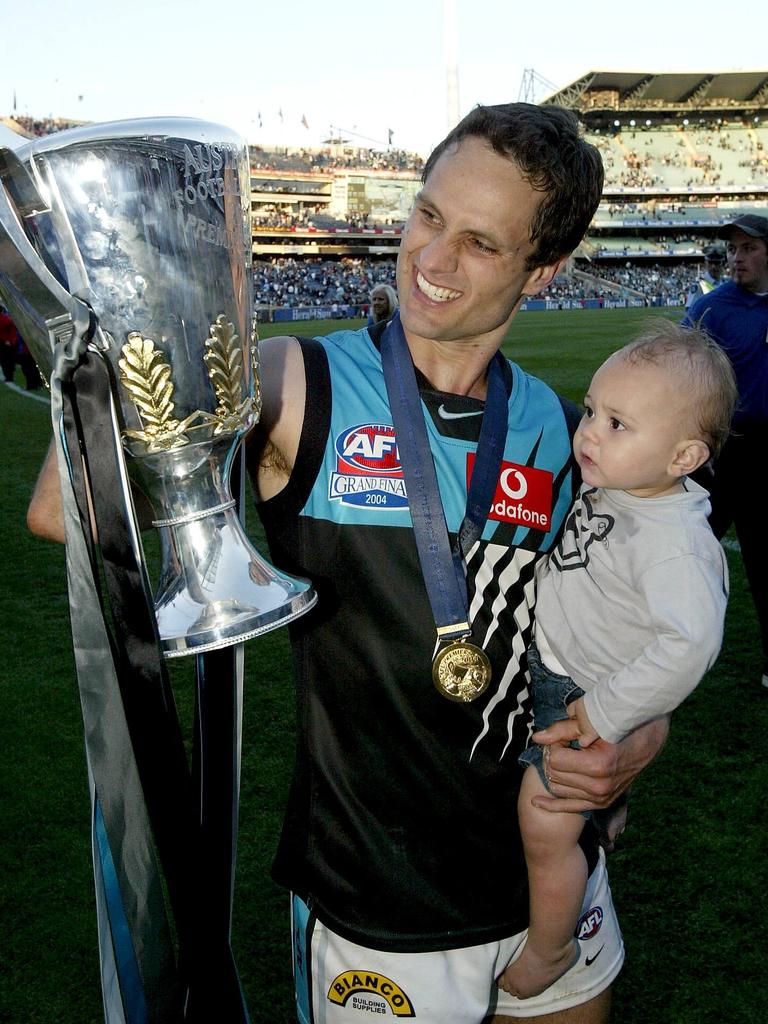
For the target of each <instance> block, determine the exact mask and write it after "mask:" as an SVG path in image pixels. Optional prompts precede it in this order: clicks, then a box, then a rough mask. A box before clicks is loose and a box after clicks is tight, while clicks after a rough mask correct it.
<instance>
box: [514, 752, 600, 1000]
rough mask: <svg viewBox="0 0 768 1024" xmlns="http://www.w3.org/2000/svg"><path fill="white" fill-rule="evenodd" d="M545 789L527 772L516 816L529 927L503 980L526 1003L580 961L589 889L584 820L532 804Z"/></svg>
mask: <svg viewBox="0 0 768 1024" xmlns="http://www.w3.org/2000/svg"><path fill="white" fill-rule="evenodd" d="M546 792H547V791H546V789H545V788H544V785H543V783H542V781H541V779H540V778H539V774H538V772H537V771H536V769H535V768H532V767H528V768H526V770H525V774H524V775H523V783H522V786H521V787H520V799H519V802H518V813H519V815H520V831H521V833H522V836H523V844H524V846H525V858H526V862H527V865H528V884H529V887H530V924H529V926H528V937H527V939H526V942H525V947H524V948H523V952H522V954H521V955H520V956H519V957H518V959H517V960H515V962H514V963H512V964H510V965H509V966H508V967H507V968H506V970H505V971H504V972H503V974H502V975H501V977H500V978H499V985H500V986H501V988H503V989H504V990H505V991H506V992H509V993H510V995H513V996H517V997H518V998H519V999H527V998H529V997H530V996H535V995H538V994H539V992H543V991H544V989H545V988H548V987H549V986H550V985H551V984H552V983H553V982H554V981H556V980H557V979H558V978H559V977H560V976H561V975H562V974H565V972H566V971H567V970H568V968H569V967H571V966H573V964H574V963H575V962H576V960H577V959H578V955H579V945H578V942H577V940H576V939H575V938H574V931H575V930H576V922H577V921H578V918H579V912H580V911H581V904H582V900H583V899H584V889H585V887H586V884H587V862H586V860H585V858H584V854H583V853H582V852H581V848H580V847H579V845H578V840H579V836H580V835H581V830H582V828H583V827H584V818H583V817H582V816H581V815H580V814H566V813H562V814H553V813H551V812H549V811H542V810H540V809H539V808H538V807H534V806H533V805H532V804H531V799H532V798H533V797H534V796H537V795H539V794H541V795H546Z"/></svg>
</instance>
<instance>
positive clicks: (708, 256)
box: [685, 244, 726, 309]
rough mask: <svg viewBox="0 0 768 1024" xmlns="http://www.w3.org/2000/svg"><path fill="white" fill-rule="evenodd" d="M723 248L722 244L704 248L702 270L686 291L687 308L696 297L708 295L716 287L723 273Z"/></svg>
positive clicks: (724, 261)
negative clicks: (687, 291) (688, 290)
mask: <svg viewBox="0 0 768 1024" xmlns="http://www.w3.org/2000/svg"><path fill="white" fill-rule="evenodd" d="M725 263H726V256H725V249H724V248H723V246H722V245H716V244H715V245H708V246H707V247H706V249H705V250H704V270H703V272H702V274H701V277H700V278H699V279H698V281H696V282H695V283H694V285H693V287H692V288H691V290H690V292H689V293H688V298H687V299H686V302H685V308H686V309H689V308H690V307H691V306H692V305H693V303H694V302H695V301H696V299H698V298H700V297H701V296H702V295H708V294H709V293H710V292H711V291H712V289H713V288H717V286H718V285H719V284H720V282H721V281H722V280H723V275H724V274H725Z"/></svg>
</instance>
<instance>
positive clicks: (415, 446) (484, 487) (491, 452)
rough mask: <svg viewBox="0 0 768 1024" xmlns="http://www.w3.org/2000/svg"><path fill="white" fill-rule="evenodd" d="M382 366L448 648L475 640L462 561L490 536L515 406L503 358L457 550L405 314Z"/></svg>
mask: <svg viewBox="0 0 768 1024" xmlns="http://www.w3.org/2000/svg"><path fill="white" fill-rule="evenodd" d="M381 363H382V369H383V371H384V382H385V384H386V388H387V396H388V398H389V406H390V409H391V411H392V423H393V426H394V429H395V437H396V438H397V446H398V449H399V452H400V463H401V465H402V467H403V476H404V477H405V486H406V490H407V492H408V504H409V506H410V511H411V519H412V520H413V532H414V535H415V538H416V547H417V550H418V552H419V561H420V563H421V571H422V574H423V576H424V585H425V586H426V588H427V595H428V597H429V603H430V606H431V608H432V614H433V615H434V618H435V625H436V627H437V635H438V637H439V639H440V641H441V642H448V641H451V640H456V639H458V638H460V637H465V636H468V635H469V634H470V633H471V629H470V625H469V602H468V598H467V582H466V579H465V576H464V567H463V564H462V556H463V555H465V554H466V553H467V551H469V549H470V548H471V547H472V545H473V544H474V543H475V541H476V540H478V539H479V537H480V535H481V534H482V532H483V527H484V526H485V522H486V519H487V518H488V510H489V509H490V507H491V503H492V501H493V497H494V494H495V493H496V483H497V481H498V478H499V470H500V469H501V460H502V457H503V455H504V443H505V441H506V437H507V415H508V398H507V389H506V387H505V385H504V373H503V369H502V367H503V357H502V355H501V353H499V352H497V353H496V354H495V356H494V357H493V359H492V360H491V363H490V365H489V367H488V392H487V395H486V400H485V412H484V413H483V422H482V426H481V428H480V439H479V441H478V446H477V454H476V456H475V463H474V467H473V470H472V479H471V481H470V485H469V492H468V494H467V506H466V511H465V514H464V519H463V521H462V524H461V527H460V528H459V532H458V534H457V538H456V544H455V546H454V547H453V549H452V548H451V544H450V540H449V537H448V526H447V523H446V521H445V512H444V510H443V503H442V499H441V497H440V489H439V487H438V483H437V473H436V471H435V464H434V461H433V459H432V451H431V449H430V447H429V437H428V435H427V427H426V423H425V422H424V412H423V410H422V405H421V397H420V395H419V386H418V384H417V382H416V372H415V370H414V366H413V360H412V359H411V353H410V350H409V348H408V343H407V341H406V340H405V334H404V332H403V327H402V324H401V323H400V314H399V313H398V312H395V314H394V316H393V317H392V319H391V320H390V322H389V324H388V325H387V328H386V330H385V331H384V335H383V337H382V339H381Z"/></svg>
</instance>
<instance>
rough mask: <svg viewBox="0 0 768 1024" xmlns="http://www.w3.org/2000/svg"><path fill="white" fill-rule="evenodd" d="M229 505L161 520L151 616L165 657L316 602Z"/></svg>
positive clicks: (223, 640)
mask: <svg viewBox="0 0 768 1024" xmlns="http://www.w3.org/2000/svg"><path fill="white" fill-rule="evenodd" d="M231 506H234V502H225V503H224V504H223V505H222V506H220V507H218V508H214V509H209V510H208V511H206V512H204V513H203V515H202V517H201V518H195V516H194V515H193V516H192V517H190V520H188V521H185V522H182V523H178V522H177V523H174V524H173V525H170V526H161V527H160V539H161V549H162V552H163V571H162V573H161V577H160V584H159V586H158V590H157V593H156V594H155V615H156V617H157V628H158V632H159V634H160V646H161V649H162V652H163V654H164V655H165V657H166V658H179V657H183V656H184V655H189V654H203V653H205V651H215V650H217V649H218V648H220V647H231V646H232V645H233V644H241V643H244V642H245V641H246V640H250V639H252V638H253V637H255V636H259V635H260V634H261V633H267V632H269V631H270V630H272V629H277V628H278V627H279V626H284V625H285V624H286V623H288V622H292V621H293V619H296V618H298V617H299V616H300V615H304V614H305V613H306V612H308V611H309V610H310V608H312V607H313V606H314V604H315V602H316V601H317V595H316V594H315V590H314V588H313V587H312V585H311V584H310V583H309V581H308V580H304V579H301V578H298V577H295V576H289V575H288V574H287V573H284V572H281V571H280V570H279V569H276V568H275V567H274V566H273V565H270V563H269V562H267V561H266V559H264V558H262V556H261V555H260V554H259V553H258V551H256V549H255V548H254V547H253V546H252V545H251V542H250V540H249V539H248V537H247V536H246V535H245V533H244V532H243V528H242V525H241V523H240V521H239V520H238V518H237V516H236V515H235V514H234V509H233V507H231ZM198 514H199V513H198Z"/></svg>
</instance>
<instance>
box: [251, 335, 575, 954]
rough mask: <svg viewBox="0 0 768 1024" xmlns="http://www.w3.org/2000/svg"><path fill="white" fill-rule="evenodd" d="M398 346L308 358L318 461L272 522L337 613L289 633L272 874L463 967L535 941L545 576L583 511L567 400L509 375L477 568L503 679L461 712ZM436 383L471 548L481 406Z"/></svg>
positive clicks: (424, 394) (472, 591)
mask: <svg viewBox="0 0 768 1024" xmlns="http://www.w3.org/2000/svg"><path fill="white" fill-rule="evenodd" d="M380 333H381V332H380V331H378V332H377V331H376V329H374V330H373V332H372V334H369V332H368V331H367V330H362V331H357V332H354V331H341V332H338V333H335V334H332V335H330V336H329V337H327V338H318V339H315V340H302V341H301V344H302V350H303V353H304V361H305V368H306V375H307V401H306V415H305V422H304V427H303V432H302V437H301V442H300V450H299V453H298V457H297V460H296V465H295V468H294V471H293V473H292V475H291V480H290V482H289V484H288V486H287V487H286V488H285V489H284V491H282V492H281V493H280V494H279V495H277V496H276V497H275V498H273V499H271V500H270V501H268V502H265V503H263V504H262V505H261V506H260V513H261V516H262V520H263V522H264V525H265V529H266V532H267V537H268V540H269V544H270V550H271V553H272V557H273V559H274V561H275V563H276V564H277V565H278V566H280V567H281V568H283V569H285V570H287V571H290V572H294V573H298V574H299V575H303V576H307V577H309V578H310V579H311V580H312V581H313V583H314V584H315V586H316V588H317V592H318V598H319V600H318V603H317V606H316V608H315V609H314V610H313V611H312V612H310V613H309V614H307V615H305V616H304V617H302V618H301V619H299V620H298V621H297V622H296V623H295V624H293V625H292V627H291V638H292V645H293V655H294V666H295V674H296V681H297V683H296V685H297V704H298V718H297V729H298V751H297V762H296V768H295V775H294V779H293V785H292V789H291V794H290V798H289V805H288V809H287V814H286V818H285V823H284V827H283V833H282V838H281V842H280V846H279V849H278V853H277V857H276V861H275V865H274V870H273V874H274V877H275V879H276V880H277V881H278V882H279V883H280V884H283V885H285V886H287V887H289V888H290V889H292V890H293V891H294V892H296V893H297V894H298V895H300V896H301V897H302V898H303V899H304V900H306V901H307V902H308V903H309V904H310V906H311V907H312V908H313V909H314V910H315V912H316V913H317V914H318V916H319V917H320V918H321V920H324V921H326V922H327V924H328V925H329V926H330V927H331V928H333V929H334V930H335V931H337V932H339V933H340V934H342V935H344V936H345V937H348V938H350V939H352V940H353V941H356V942H359V943H361V944H363V945H367V946H373V947H377V948H386V949H395V950H401V951H403V952H408V951H423V950H429V949H444V948H456V947H461V946H465V945H471V944H474V943H478V942H486V941H490V940H492V939H494V938H499V937H501V936H503V935H508V934H513V933H514V932H516V931H519V930H520V929H521V928H523V927H525V925H526V923H527V912H528V907H527V880H526V868H525V860H524V857H523V852H522V848H521V840H520V835H519V831H518V826H517V793H518V788H519V783H520V777H521V771H522V769H521V768H520V767H519V765H518V763H517V756H518V754H519V753H520V752H521V751H522V750H523V749H524V747H525V746H526V743H527V740H528V738H529V735H530V731H531V715H530V706H529V694H528V676H527V671H526V660H525V651H526V648H527V646H528V644H529V641H530V638H531V629H532V612H533V607H534V602H535V587H534V572H535V568H536V563H537V561H538V560H539V559H540V558H542V557H543V556H544V555H545V554H546V553H547V552H548V551H550V550H551V548H552V546H553V544H554V542H555V539H556V538H557V535H558V532H559V530H560V528H561V525H562V523H563V520H564V518H565V516H566V514H567V512H568V510H569V508H570V505H571V502H572V499H573V496H574V485H575V480H574V478H573V473H572V468H571V461H570V455H571V444H570V437H569V432H568V428H567V425H566V421H565V416H564V412H563V407H562V404H561V402H560V400H559V399H558V397H557V396H556V395H555V394H554V393H553V392H552V391H551V390H550V389H549V388H548V387H547V386H546V385H545V384H543V383H542V382H541V381H539V380H537V379H535V378H533V377H531V376H529V375H527V374H525V373H524V372H523V371H522V370H521V369H520V368H519V367H517V366H516V365H514V364H511V363H509V364H506V369H507V385H508V392H509V394H510V398H509V427H508V434H507V441H506V447H505V452H504V457H503V463H502V468H501V472H500V475H499V483H498V486H497V491H496V495H495V498H494V502H493V507H492V509H491V513H490V517H489V519H488V521H487V523H486V526H485V529H484V532H483V534H482V537H481V539H480V540H479V541H478V542H477V543H476V544H475V545H474V546H473V548H472V549H471V550H470V551H468V552H466V557H465V565H466V574H467V587H468V596H469V609H470V620H471V623H472V629H473V640H474V642H475V643H478V644H479V645H480V646H482V647H483V648H484V650H485V652H486V654H487V655H488V657H489V659H490V661H491V664H492V668H493V677H492V680H491V684H490V686H489V688H488V690H487V691H486V692H485V693H484V694H483V695H482V696H480V697H479V698H478V699H476V700H475V701H474V702H472V703H470V704H461V703H455V702H452V701H449V700H447V699H446V698H445V697H444V696H442V695H441V694H440V693H439V692H438V691H437V689H436V688H435V686H434V684H433V682H432V677H431V664H432V658H433V653H434V651H435V640H436V635H435V623H434V619H433V617H432V613H431V609H430V605H429V600H428V597H427V594H426V590H425V587H424V582H423V577H422V572H421V567H420V564H419V558H418V554H417V550H416V545H415V541H414V535H413V531H412V528H411V518H410V513H409V510H408V498H407V494H406V490H405V484H404V481H403V473H402V467H401V465H400V461H399V453H398V447H397V438H396V437H395V435H394V430H393V426H392V415H391V412H390V410H389V405H388V402H387V394H386V389H385V386H384V378H383V373H382V368H381V358H380V354H379V350H378V346H377V341H376V340H374V339H376V338H377V336H378V335H380ZM372 335H373V337H372ZM419 386H420V393H421V398H422V403H423V407H424V412H425V419H426V424H427V430H428V435H429V443H430V447H431V450H432V455H433V457H434V460H435V465H436V469H437V476H438V481H439V485H440V492H441V497H442V501H443V507H444V510H445V515H446V519H447V524H448V529H449V532H450V534H451V541H452V542H453V540H454V538H455V534H456V531H457V530H458V528H459V525H460V523H461V520H462V518H463V516H464V511H465V504H466V495H467V480H468V476H469V474H470V473H471V467H472V460H473V457H474V453H475V450H476V447H477V440H478V436H479V431H480V425H481V420H482V411H483V403H482V402H481V401H478V400H477V399H473V398H468V397H464V396H457V395H448V394H443V393H440V392H436V391H434V390H433V389H432V388H431V387H430V385H429V384H428V382H427V381H426V380H425V379H424V378H423V377H421V376H419Z"/></svg>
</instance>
